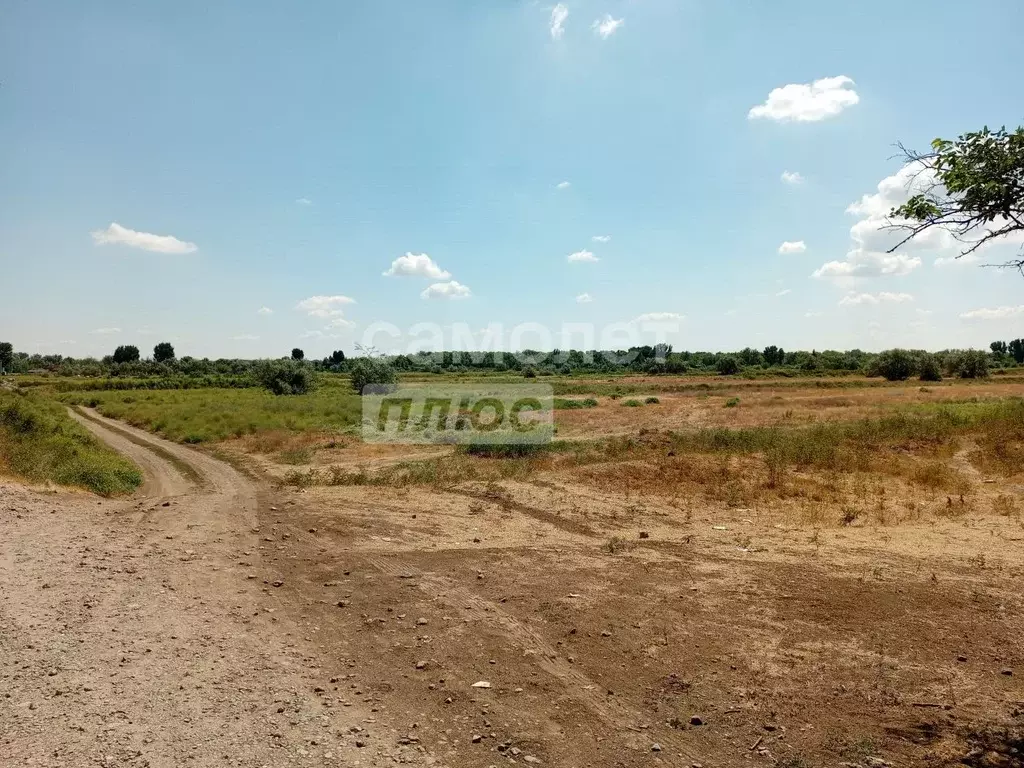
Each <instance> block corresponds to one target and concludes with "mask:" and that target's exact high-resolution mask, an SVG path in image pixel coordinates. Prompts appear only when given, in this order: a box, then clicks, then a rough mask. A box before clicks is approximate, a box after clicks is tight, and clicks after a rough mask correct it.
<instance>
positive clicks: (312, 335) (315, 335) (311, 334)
mask: <svg viewBox="0 0 1024 768" xmlns="http://www.w3.org/2000/svg"><path fill="white" fill-rule="evenodd" d="M323 335H324V332H323V331H303V332H302V333H300V334H299V338H300V339H319V338H322V337H323Z"/></svg>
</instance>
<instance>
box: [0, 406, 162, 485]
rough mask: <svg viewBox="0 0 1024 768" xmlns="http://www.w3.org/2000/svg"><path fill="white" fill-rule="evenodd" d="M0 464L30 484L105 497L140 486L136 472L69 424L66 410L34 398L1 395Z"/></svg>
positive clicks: (134, 467)
mask: <svg viewBox="0 0 1024 768" xmlns="http://www.w3.org/2000/svg"><path fill="white" fill-rule="evenodd" d="M0 466H2V467H3V468H4V469H5V470H7V471H9V472H11V473H12V474H14V475H17V476H19V477H22V478H25V479H26V480H30V481H32V482H47V481H49V482H53V483H56V484H58V485H67V486H74V487H78V488H85V489H88V490H90V491H94V492H96V493H99V494H102V495H104V496H113V495H117V494H122V493H130V492H132V491H134V490H135V489H136V488H138V487H139V485H141V484H142V472H141V471H140V470H139V468H138V467H136V466H135V465H134V464H133V463H132V462H130V461H129V460H128V459H126V458H124V457H123V456H121V455H120V454H118V453H115V452H114V451H112V450H110V449H109V448H107V447H106V446H105V445H103V443H101V442H100V441H99V440H97V439H96V438H95V437H93V436H92V434H90V433H89V432H88V430H86V429H85V428H84V427H83V426H81V425H80V424H78V423H77V422H75V421H73V420H72V419H71V417H70V416H68V414H67V411H66V409H65V408H64V406H62V405H59V404H57V403H54V402H52V401H48V400H44V399H42V398H38V397H34V396H32V395H22V394H12V393H6V392H0Z"/></svg>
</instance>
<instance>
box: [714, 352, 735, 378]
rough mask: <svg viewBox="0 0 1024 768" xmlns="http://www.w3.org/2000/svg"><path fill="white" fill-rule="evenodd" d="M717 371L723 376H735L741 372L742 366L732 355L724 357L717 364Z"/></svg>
mask: <svg viewBox="0 0 1024 768" xmlns="http://www.w3.org/2000/svg"><path fill="white" fill-rule="evenodd" d="M715 370H716V371H718V372H719V373H720V374H721V375H722V376H734V375H736V374H737V373H739V372H740V364H739V362H737V360H736V358H735V357H733V356H732V355H724V356H722V357H720V358H718V362H717V363H715Z"/></svg>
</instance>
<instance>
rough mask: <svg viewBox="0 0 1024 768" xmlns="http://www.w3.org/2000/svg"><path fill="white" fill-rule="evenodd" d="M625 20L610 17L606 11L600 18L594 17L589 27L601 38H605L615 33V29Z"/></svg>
mask: <svg viewBox="0 0 1024 768" xmlns="http://www.w3.org/2000/svg"><path fill="white" fill-rule="evenodd" d="M625 22H626V20H625V19H615V18H612V15H611V14H610V13H606V14H605V15H604V16H603V17H601V18H600V19H594V23H593V24H591V25H590V26H591V29H593V30H594V31H595V32H597V34H599V35H600V36H601V39H602V40H607V39H608V38H609V37H611V36H612V35H613V34H615V30H617V29H618V28H619V27H621V26H622V25H623V24H624V23H625Z"/></svg>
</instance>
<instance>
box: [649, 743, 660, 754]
mask: <svg viewBox="0 0 1024 768" xmlns="http://www.w3.org/2000/svg"><path fill="white" fill-rule="evenodd" d="M651 752H661V744H659V743H658V742H654V743H653V744H651Z"/></svg>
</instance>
